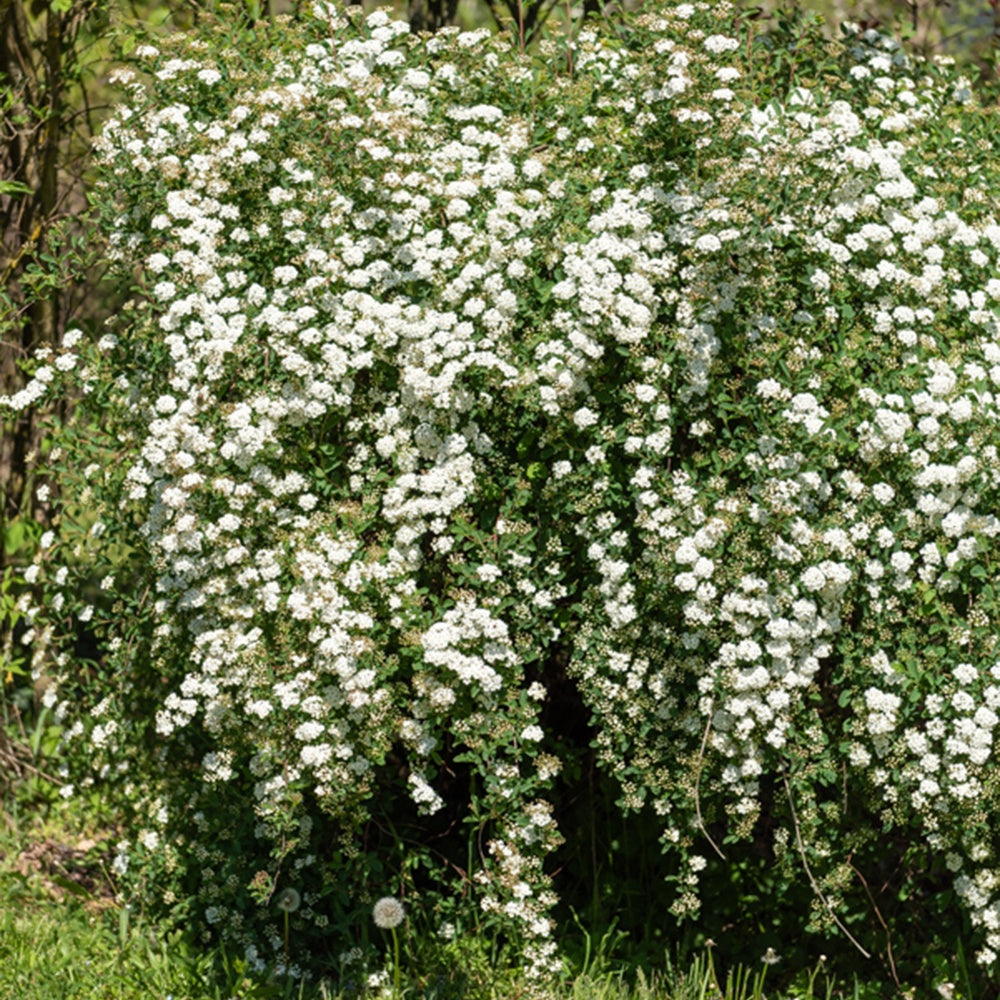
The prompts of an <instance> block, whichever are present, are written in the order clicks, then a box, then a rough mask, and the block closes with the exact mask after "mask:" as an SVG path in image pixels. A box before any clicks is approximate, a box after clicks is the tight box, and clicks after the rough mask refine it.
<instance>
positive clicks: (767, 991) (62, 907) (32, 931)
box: [0, 813, 965, 1000]
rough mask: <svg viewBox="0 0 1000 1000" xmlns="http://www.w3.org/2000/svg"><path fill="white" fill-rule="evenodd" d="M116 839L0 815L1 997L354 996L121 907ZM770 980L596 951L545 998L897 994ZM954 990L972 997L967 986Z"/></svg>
mask: <svg viewBox="0 0 1000 1000" xmlns="http://www.w3.org/2000/svg"><path fill="white" fill-rule="evenodd" d="M116 839H117V831H115V830H113V829H110V830H106V831H103V832H97V833H95V832H94V831H92V830H86V829H84V830H83V831H82V832H81V830H80V829H79V826H78V824H76V823H66V824H65V825H60V823H58V822H57V823H55V824H53V823H51V822H49V823H47V824H45V825H39V824H35V823H26V824H23V825H22V824H18V823H15V822H13V821H12V820H11V819H10V818H9V817H8V816H5V815H4V814H2V813H0V1000H71V998H72V1000H140V998H141V1000H149V998H157V1000H161V998H162V1000H237V998H239V1000H255V998H288V1000H290V998H298V1000H327V998H329V1000H334V998H343V1000H347V995H346V994H342V993H334V992H333V991H332V990H330V989H328V987H327V986H326V984H325V983H324V982H312V983H303V982H293V981H290V980H285V979H274V978H268V977H267V976H266V975H261V974H252V973H250V972H249V971H248V970H247V968H246V967H245V966H244V964H243V963H242V962H241V961H239V960H238V959H234V958H232V957H231V956H229V955H227V954H226V953H225V952H224V951H222V950H218V949H213V948H210V947H205V946H199V944H198V943H197V942H195V941H192V940H191V939H190V936H188V935H186V934H185V931H184V929H183V927H175V928H169V927H168V926H167V925H165V924H162V923H155V922H152V921H150V920H148V919H147V918H145V917H144V916H143V915H141V914H138V913H136V912H134V911H133V910H132V909H131V908H130V907H128V906H126V905H122V904H121V903H120V902H119V901H118V900H117V899H116V897H115V888H114V880H113V877H112V876H111V874H110V863H111V859H112V857H113V853H114V844H115V841H116ZM769 975H770V976H771V977H772V979H773V978H775V977H774V973H771V971H770V969H769V968H768V967H767V966H766V965H763V964H762V966H761V968H760V970H746V969H742V968H739V969H735V970H730V971H728V972H724V971H723V970H721V969H718V970H717V969H715V968H714V967H713V964H712V963H711V961H710V957H706V956H701V957H698V958H696V959H695V960H694V961H693V962H690V963H685V964H683V965H672V964H670V963H667V964H666V966H665V967H664V969H663V970H662V971H661V972H658V973H651V974H650V973H643V972H642V971H638V972H635V971H633V972H631V973H627V972H626V971H624V970H620V969H614V968H612V963H611V962H610V961H605V960H604V959H603V957H602V956H601V955H600V954H598V955H596V956H591V958H590V960H589V962H588V968H585V969H584V970H583V971H582V972H581V973H580V974H578V975H576V976H573V977H570V978H568V979H567V981H566V982H565V983H564V985H563V987H562V988H561V989H559V990H558V991H557V992H556V993H554V994H552V995H551V997H548V996H547V997H545V998H544V1000H713V998H717V1000H756V998H765V997H771V998H779V997H787V998H788V1000H793V998H794V1000H811V998H813V997H815V998H817V1000H819V998H825V1000H835V998H836V1000H840V998H844V1000H847V998H851V1000H874V998H876V997H879V998H881V997H887V996H890V995H891V994H892V993H893V990H892V989H891V987H887V986H885V985H884V984H876V983H872V984H868V985H860V984H857V983H852V984H836V983H832V982H830V981H829V980H827V978H826V977H825V975H824V974H823V969H822V967H821V966H818V967H817V968H815V969H812V970H805V971H804V972H803V973H802V975H801V976H800V977H799V978H798V980H797V985H795V986H793V987H790V988H788V989H787V990H783V991H781V992H780V993H779V992H774V991H772V989H771V986H770V984H769V983H768V977H769ZM355 995H356V996H366V995H367V996H370V997H376V996H378V997H389V996H390V992H386V991H384V990H383V991H378V990H368V991H362V992H360V993H359V994H355ZM401 995H402V996H404V997H406V998H408V1000H415V998H418V997H420V998H428V1000H429V998H432V997H433V998H435V1000H437V998H441V1000H443V998H445V997H450V996H455V997H459V996H463V997H464V996H467V997H469V998H470V1000H477V998H478V997H482V998H483V1000H487V998H488V1000H508V998H515V997H524V998H528V997H531V996H534V995H535V994H533V993H531V992H530V991H529V990H528V988H527V987H525V986H524V985H523V984H522V983H520V981H519V978H518V976H517V975H516V973H511V974H496V975H495V977H494V978H493V980H492V981H491V982H490V983H489V984H488V985H487V984H485V983H483V984H480V986H479V987H478V988H477V987H469V986H467V987H466V988H464V989H463V988H455V987H452V988H450V989H449V988H448V987H447V985H445V984H442V983H441V982H440V981H439V982H436V983H435V982H431V983H428V982H427V981H423V982H421V983H420V984H419V985H417V983H416V982H413V983H411V984H410V985H409V986H407V985H405V984H404V985H403V987H402V989H401ZM942 995H944V994H942ZM953 995H954V996H955V997H963V996H965V994H964V993H963V992H962V991H961V990H955V992H954V993H953Z"/></svg>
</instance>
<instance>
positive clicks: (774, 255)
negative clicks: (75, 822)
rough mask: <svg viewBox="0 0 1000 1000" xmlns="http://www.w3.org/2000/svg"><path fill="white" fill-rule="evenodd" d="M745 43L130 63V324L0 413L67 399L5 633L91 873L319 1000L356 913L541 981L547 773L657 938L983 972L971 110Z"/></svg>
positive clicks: (987, 162)
mask: <svg viewBox="0 0 1000 1000" xmlns="http://www.w3.org/2000/svg"><path fill="white" fill-rule="evenodd" d="M753 28H754V23H753V22H741V21H740V19H739V18H738V17H737V16H736V14H735V13H734V11H733V10H731V9H730V8H728V7H727V6H726V5H725V4H720V3H711V4H709V3H700V4H678V5H674V6H667V5H657V6H656V9H655V11H653V12H651V13H644V14H639V15H635V16H630V17H629V18H627V19H625V20H623V21H622V22H621V23H617V24H615V25H613V26H601V25H596V24H595V25H594V26H593V27H587V28H585V29H584V30H581V31H579V32H578V33H576V34H575V35H574V36H572V37H569V36H568V37H567V38H563V39H560V38H559V37H558V36H554V38H553V40H550V41H548V42H546V43H544V44H543V46H542V50H541V52H540V53H538V54H536V55H534V56H532V55H525V54H523V53H520V52H519V51H518V50H517V47H516V45H515V46H514V47H511V45H510V42H509V39H506V38H504V37H503V36H493V35H490V34H489V33H488V32H465V33H463V32H458V31H448V30H446V31H443V32H440V33H439V34H437V35H434V36H422V37H416V36H413V35H411V34H410V33H409V32H408V30H407V28H406V26H405V25H403V24H398V23H394V22H393V21H392V20H391V19H390V17H389V16H388V15H386V14H384V13H375V14H369V15H365V14H363V13H362V11H361V10H360V9H359V8H348V9H347V10H346V11H344V10H341V9H339V8H334V7H333V6H325V5H323V4H320V5H318V7H317V9H316V11H315V16H312V17H311V18H309V19H307V20H305V21H304V22H303V23H296V24H292V23H290V22H284V23H279V24H277V25H275V26H274V30H273V31H272V30H270V29H267V28H264V27H260V28H258V30H257V32H256V33H254V34H242V35H239V36H235V35H231V34H227V32H226V30H224V28H222V27H221V26H220V27H219V30H217V31H216V32H215V33H211V34H208V35H202V36H200V37H180V38H175V39H168V40H162V41H160V42H158V43H157V45H156V46H152V45H144V46H143V47H141V48H139V49H137V50H136V52H135V57H136V67H135V71H134V72H133V71H131V70H129V71H127V72H122V73H121V74H119V82H120V83H121V84H122V87H123V92H124V95H125V99H124V102H123V104H122V106H121V108H120V109H119V111H118V112H117V114H116V115H115V117H114V118H113V119H112V121H111V122H110V123H109V124H108V126H107V128H106V129H105V131H104V135H103V138H102V140H101V142H100V145H99V148H98V155H99V160H100V164H101V170H102V179H101V182H100V186H99V188H98V190H97V193H96V201H97V204H98V206H99V208H100V210H101V212H102V213H103V219H104V233H105V238H106V240H107V243H108V247H109V256H110V258H111V260H112V262H113V266H114V268H115V270H116V273H117V274H118V275H119V278H120V280H121V281H122V282H123V283H127V284H128V285H129V286H130V287H131V288H132V289H133V297H132V300H131V301H130V303H129V304H128V306H127V307H126V309H125V310H124V311H123V313H122V314H121V315H120V316H119V317H117V319H116V321H115V322H113V323H112V325H111V328H110V330H109V331H108V332H106V333H105V335H104V336H103V337H102V338H101V339H100V341H99V342H97V343H95V344H91V342H90V340H89V339H88V338H79V337H75V336H74V337H71V338H70V342H69V343H67V344H66V345H65V346H64V348H63V350H62V351H61V352H59V353H58V354H57V355H53V356H52V357H51V358H40V359H38V361H37V365H38V367H37V370H36V371H35V373H34V376H35V377H34V381H33V382H31V383H30V384H29V387H28V388H27V389H26V390H25V391H24V392H23V393H21V394H19V396H18V397H15V398H14V399H12V400H8V401H7V405H11V406H23V405H32V404H33V403H34V401H35V400H36V399H37V398H39V397H40V396H41V395H42V394H43V393H45V392H52V391H56V390H58V389H59V387H60V386H66V387H67V391H69V389H70V388H72V387H75V391H78V392H80V391H82V395H81V396H80V400H79V403H78V405H77V408H76V411H75V418H74V420H73V422H72V423H71V424H70V425H68V426H67V427H66V428H64V429H63V430H62V432H61V433H62V435H63V440H62V441H59V442H57V445H58V447H57V448H56V450H55V451H54V452H53V453H51V454H50V456H49V461H50V477H51V481H52V483H53V484H54V485H56V486H58V495H59V498H60V502H61V503H62V505H63V509H64V511H65V513H64V517H63V521H62V523H61V525H60V527H59V528H58V530H55V531H53V532H50V533H48V534H47V535H46V536H45V538H43V540H42V547H41V550H40V552H39V556H38V559H37V561H36V565H35V566H33V567H32V569H31V570H30V572H29V576H30V579H31V582H32V584H33V585H34V586H35V588H36V591H35V593H36V594H37V595H38V596H37V597H36V598H34V599H33V600H31V601H28V600H27V599H25V601H24V602H22V610H24V611H26V612H27V614H28V616H29V618H30V619H31V620H32V621H33V622H34V626H35V638H36V642H35V647H34V648H35V656H36V670H37V671H39V672H42V671H44V672H47V673H49V674H51V675H52V683H51V684H50V686H49V688H48V689H47V693H46V695H45V697H46V699H47V701H48V702H49V703H50V704H51V705H53V706H55V707H56V709H57V712H58V714H59V717H60V720H61V722H62V724H63V725H64V727H65V739H64V753H65V759H66V763H65V776H66V782H67V784H66V788H65V790H64V791H65V793H66V794H67V795H70V796H72V795H80V794H85V793H86V792H87V789H88V788H89V787H91V786H92V785H94V784H95V783H99V784H100V785H101V786H102V787H106V788H109V789H110V790H111V792H112V794H114V795H115V796H116V797H117V799H118V801H121V802H125V803H127V804H128V805H129V807H130V808H131V810H132V814H133V816H134V825H133V828H132V829H131V830H130V831H129V833H128V835H127V836H126V838H125V839H123V841H122V843H121V845H120V849H119V854H118V858H117V861H116V869H117V872H118V875H119V877H120V879H121V884H122V887H123V891H126V892H129V893H132V894H134V896H135V897H136V898H138V899H142V900H146V901H150V902H158V903H164V902H165V903H167V904H169V905H173V906H176V907H177V908H178V909H179V911H180V912H182V913H186V914H187V915H188V916H189V917H190V919H191V920H193V921H194V922H195V923H196V924H198V925H201V926H203V927H204V928H206V933H210V934H212V935H217V936H219V937H220V938H222V939H223V940H225V941H227V942H229V943H230V944H231V945H233V946H236V947H238V948H239V949H241V950H242V951H244V952H245V953H246V955H247V956H248V958H249V959H250V961H251V962H253V963H255V964H258V965H260V966H264V965H266V964H273V963H278V964H280V965H282V966H284V967H286V968H289V969H291V970H292V971H307V970H309V969H313V970H315V969H327V968H329V966H330V965H333V966H335V967H339V968H340V969H341V972H342V973H343V976H344V981H345V982H346V981H348V980H350V979H351V978H352V976H353V977H354V978H355V979H356V981H358V982H360V983H363V982H364V981H365V980H364V979H363V978H359V976H360V973H361V972H362V971H363V970H364V968H365V963H368V965H367V969H368V973H371V972H372V971H373V970H376V969H377V968H378V959H377V956H378V954H381V953H382V950H383V948H384V942H382V941H381V940H378V939H377V938H376V937H375V935H376V933H377V931H375V930H373V929H372V928H371V926H370V925H371V920H370V915H369V907H370V904H371V903H372V902H373V901H374V900H376V899H378V898H379V897H384V896H402V897H403V898H404V902H405V905H406V912H407V914H408V916H409V920H410V921H411V922H414V923H417V924H419V926H420V927H422V928H423V929H424V930H425V931H426V932H427V933H426V934H425V935H424V937H423V938H422V939H421V940H423V941H425V942H426V941H429V940H437V941H438V944H439V949H440V954H441V955H443V956H445V957H446V958H447V956H449V955H450V956H452V959H453V960H454V957H455V956H456V955H458V954H460V951H461V949H462V948H463V947H464V946H465V945H466V944H467V942H468V940H469V935H470V934H473V933H475V934H476V935H478V937H479V938H480V939H482V938H484V937H491V938H492V939H493V940H495V941H502V942H505V945H506V947H507V948H509V949H510V952H509V954H511V955H514V956H517V957H518V959H519V960H522V959H523V961H524V963H525V965H526V967H527V968H528V970H529V975H531V976H533V977H536V978H540V979H544V978H545V977H547V976H549V975H552V974H554V973H555V972H557V971H558V969H559V965H560V960H561V955H560V950H559V947H558V946H557V942H558V939H559V935H558V934H557V933H556V927H557V924H556V918H557V917H558V916H559V915H560V910H559V908H558V906H559V893H560V883H559V879H558V877H557V876H554V875H553V871H554V867H555V866H554V865H553V863H552V858H553V857H555V856H556V855H555V853H554V852H556V851H557V850H558V849H559V845H560V842H561V840H562V839H563V838H573V837H575V836H578V832H577V831H576V830H575V829H560V828H559V824H558V822H557V817H558V815H559V813H560V810H561V803H560V802H559V800H558V792H559V789H560V787H561V786H560V785H559V781H560V778H559V773H560V769H561V768H563V767H571V766H578V764H579V761H580V759H581V758H582V755H584V754H586V753H590V752H593V753H594V754H595V755H596V760H597V762H598V763H599V765H600V768H601V769H602V771H603V773H604V774H605V775H606V776H607V778H608V779H609V780H613V781H614V782H615V787H616V788H617V789H618V793H617V794H618V795H619V796H620V802H619V806H620V808H621V809H622V810H623V811H625V812H636V811H642V812H643V814H644V815H646V816H649V817H656V819H655V822H656V824H657V829H658V831H659V832H660V835H661V840H662V849H663V851H664V853H665V855H666V858H667V863H666V864H665V866H664V871H665V872H666V873H667V877H668V881H667V884H664V885H663V886H661V887H655V888H654V889H652V890H651V891H652V892H654V893H655V894H656V897H657V903H656V910H657V916H656V919H657V920H658V921H659V922H660V923H664V922H673V921H677V922H679V923H681V924H684V923H685V922H686V924H687V926H689V927H694V928H699V927H701V928H702V929H711V928H712V927H713V926H715V925H714V924H713V923H712V921H713V920H714V919H715V915H716V914H717V913H718V912H721V911H723V910H726V907H730V908H731V903H732V900H733V899H735V900H736V901H737V905H738V906H739V907H741V908H742V909H743V910H744V911H747V912H746V913H745V914H744V915H745V916H748V918H749V920H750V922H751V923H752V924H753V925H754V926H756V927H757V928H758V929H759V928H761V927H765V926H766V927H767V929H768V933H769V934H771V935H772V937H771V938H769V939H768V942H767V943H769V944H771V945H773V946H774V947H775V948H776V949H777V951H779V952H787V951H788V950H790V949H794V948H796V947H801V946H802V942H803V941H805V942H807V943H808V942H809V941H813V942H815V949H814V950H815V951H816V952H817V953H818V952H819V951H826V952H831V949H833V948H836V946H837V942H838V941H839V942H842V943H844V942H846V947H847V948H848V949H849V950H851V951H852V952H853V953H854V954H856V956H858V957H859V959H860V954H861V953H872V954H875V953H878V954H881V955H883V956H886V955H887V957H888V960H889V963H890V964H892V963H893V962H899V963H904V962H906V961H909V962H910V963H911V965H912V967H913V968H917V966H919V964H920V962H921V961H923V960H924V959H926V958H927V956H928V955H932V954H934V953H935V950H937V952H939V953H943V952H947V951H948V950H949V949H954V948H955V947H956V942H960V941H961V940H962V939H964V940H965V941H966V943H968V944H969V945H970V950H974V951H976V952H977V955H978V960H979V962H980V964H981V966H982V968H983V969H984V970H985V972H984V974H989V971H990V970H992V969H993V968H994V967H995V962H996V958H997V951H998V950H1000V865H998V863H997V860H996V857H997V852H996V834H995V830H996V828H997V819H998V813H1000V797H998V796H1000V787H998V778H997V771H996V769H995V767H994V766H993V754H994V748H993V747H994V733H995V728H996V726H997V722H998V714H997V713H998V711H1000V652H998V650H997V648H996V643H997V639H996V637H997V626H998V623H1000V622H998V619H1000V604H998V595H997V591H996V585H995V582H994V576H995V566H996V564H997V563H996V560H997V558H998V555H1000V542H998V537H997V536H998V534H1000V521H998V518H997V510H998V502H1000V459H998V453H997V445H998V434H997V427H998V416H1000V413H998V407H997V397H996V392H997V386H998V385H1000V327H998V313H997V302H998V300H1000V278H998V277H997V261H998V255H1000V224H998V220H997V218H996V214H995V192H996V190H997V183H998V180H1000V178H998V176H997V173H998V169H997V163H996V160H995V157H994V155H993V145H992V139H993V138H994V137H995V132H996V129H995V124H994V122H995V110H994V109H992V108H984V107H981V106H980V105H979V104H978V103H977V100H976V98H975V97H974V96H973V95H972V93H971V92H970V90H969V87H968V85H967V84H966V82H965V81H963V80H961V79H958V78H956V77H955V76H954V75H953V74H952V73H951V72H950V71H949V70H948V69H947V67H944V66H939V65H936V64H931V63H921V62H913V61H911V60H910V59H908V58H907V57H906V56H905V55H904V54H903V52H902V51H901V50H900V49H899V48H898V47H897V46H895V44H894V43H893V42H892V41H891V40H890V39H888V38H886V37H884V36H881V35H878V34H876V33H874V32H868V33H862V32H860V31H859V30H856V29H852V28H850V27H848V28H847V29H846V30H845V32H844V36H843V38H842V39H841V40H840V41H839V42H836V43H827V42H825V41H823V40H822V39H820V38H819V36H818V35H816V34H814V33H810V32H809V31H808V30H806V31H804V32H802V33H801V34H799V35H798V36H796V37H795V38H794V39H791V38H782V37H776V36H764V35H762V34H759V33H758V35H757V36H756V37H755V36H754V35H753V34H752V31H753ZM95 442H97V444H95ZM98 445H100V448H101V450H100V455H101V456H103V457H102V458H101V459H100V460H95V459H94V449H95V448H97V447H98ZM81 628H85V629H86V630H87V631H88V634H90V635H92V636H94V637H96V639H97V641H98V643H99V648H100V653H99V656H97V657H96V659H95V661H94V662H93V663H85V662H82V661H81V659H80V657H79V656H78V655H74V650H75V649H76V648H77V647H76V646H75V645H74V643H77V644H78V637H79V634H80V630H81ZM557 685H560V686H563V687H565V686H566V685H570V686H571V687H572V688H573V690H574V691H575V692H576V696H577V697H578V699H579V700H580V702H581V703H582V705H583V706H585V709H586V711H587V712H588V713H589V716H590V722H591V725H592V727H593V730H592V731H593V733H594V734H595V736H594V742H593V748H589V747H587V746H581V745H574V744H573V743H572V741H571V740H568V739H567V738H566V732H565V730H564V729H562V730H561V729H560V728H559V727H560V725H561V723H560V720H559V718H558V713H553V712H549V711H548V710H547V709H546V703H547V700H548V699H550V698H551V696H552V693H553V691H554V689H555V687H556V686H557ZM456 844H457V845H459V849H456ZM626 860H627V859H626ZM765 869H766V870H767V871H768V872H769V875H768V878H769V880H770V881H769V883H768V884H769V885H770V887H771V888H770V890H769V893H765V892H762V891H761V890H760V888H759V886H757V888H754V887H753V885H751V883H752V882H753V877H754V873H755V872H757V873H759V872H760V871H762V870H765ZM743 876H745V879H744V878H743ZM741 879H743V880H742V881H741ZM288 890H294V893H295V897H294V898H295V899H296V902H300V904H301V905H298V906H297V907H295V908H294V909H292V908H290V907H288V906H279V901H280V900H283V899H287V898H292V897H291V896H290V895H289V893H288ZM786 899H787V900H792V899H804V900H805V901H806V902H805V904H804V907H801V908H799V909H795V908H794V907H789V908H788V909H787V910H786V909H785V908H784V902H783V901H784V900H786ZM661 900H662V902H661ZM754 907H757V912H754ZM668 911H669V912H668ZM726 912H729V911H728V910H727V911H726ZM435 935H436V937H435ZM370 939H371V940H373V941H374V944H375V945H377V946H378V948H377V949H376V948H374V946H373V945H370V944H369V941H370ZM755 946H756V945H755ZM810 947H812V946H810ZM761 950H763V949H761ZM397 954H398V948H397Z"/></svg>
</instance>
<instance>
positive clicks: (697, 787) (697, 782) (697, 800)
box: [694, 698, 729, 861]
mask: <svg viewBox="0 0 1000 1000" xmlns="http://www.w3.org/2000/svg"><path fill="white" fill-rule="evenodd" d="M714 707H715V699H714V698H713V699H712V700H711V701H710V702H709V703H708V719H707V721H706V722H705V732H704V733H702V736H701V747H700V748H699V750H698V761H697V769H696V772H695V776H694V811H695V815H696V816H697V817H698V827H699V829H700V830H701V832H702V833H703V834H705V838H706V840H708V842H709V843H710V844H711V845H712V849H713V850H714V851H715V853H716V854H718V855H719V857H720V858H722V860H723V861H728V860H729V859H728V858H727V857H726V856H725V854H723V853H722V848H720V847H719V845H718V844H717V843H716V842H715V841H714V840H712V835H711V834H710V833H709V832H708V827H706V826H705V821H704V820H703V819H702V818H701V794H700V792H701V769H702V767H704V765H705V747H706V746H708V734H709V732H710V731H711V728H712V709H713V708H714Z"/></svg>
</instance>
